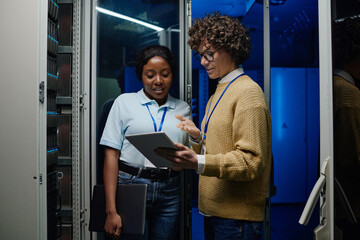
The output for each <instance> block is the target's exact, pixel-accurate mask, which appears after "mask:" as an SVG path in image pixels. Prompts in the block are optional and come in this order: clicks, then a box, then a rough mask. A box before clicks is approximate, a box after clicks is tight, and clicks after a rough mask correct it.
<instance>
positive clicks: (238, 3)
mask: <svg viewBox="0 0 360 240" xmlns="http://www.w3.org/2000/svg"><path fill="white" fill-rule="evenodd" d="M254 2H255V0H222V1H218V0H206V1H204V0H192V1H191V10H192V17H193V19H195V18H198V17H203V16H205V14H206V13H213V12H215V11H219V12H221V13H222V14H226V15H229V16H233V17H239V16H245V15H246V13H247V12H248V11H249V9H250V8H251V6H252V5H253V4H254Z"/></svg>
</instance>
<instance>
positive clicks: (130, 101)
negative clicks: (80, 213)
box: [100, 45, 191, 240]
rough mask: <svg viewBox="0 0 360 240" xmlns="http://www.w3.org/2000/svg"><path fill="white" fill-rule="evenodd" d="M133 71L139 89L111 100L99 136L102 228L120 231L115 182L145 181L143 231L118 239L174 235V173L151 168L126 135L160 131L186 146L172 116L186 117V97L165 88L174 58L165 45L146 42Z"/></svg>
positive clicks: (177, 194)
mask: <svg viewBox="0 0 360 240" xmlns="http://www.w3.org/2000/svg"><path fill="white" fill-rule="evenodd" d="M135 70H136V75H137V77H138V79H139V80H141V81H142V83H143V89H141V90H140V91H138V92H137V93H125V94H121V95H120V96H119V97H118V98H117V99H116V100H115V102H114V104H113V106H112V108H111V110H110V113H109V116H108V119H107V122H106V125H105V128H104V132H103V135H102V138H101V140H100V144H102V145H104V146H106V147H107V148H106V150H105V163H104V185H105V194H106V214H107V218H106V222H105V226H104V228H105V231H106V233H107V234H108V235H110V236H112V237H116V238H117V237H119V236H120V234H121V227H122V223H121V217H120V216H119V215H118V214H117V213H116V206H115V192H116V185H117V184H118V183H146V184H147V185H148V188H147V189H148V191H147V201H146V202H147V206H146V207H147V208H146V229H145V231H146V232H145V235H144V236H138V237H136V236H125V234H122V236H121V239H128V238H130V237H131V239H156V240H161V239H164V240H167V239H168V240H170V239H176V236H177V234H179V232H178V230H179V228H178V226H179V210H180V182H179V172H178V171H174V170H171V169H165V168H164V169H156V168H155V166H154V165H153V164H152V163H151V162H150V161H149V160H148V159H146V158H145V157H144V156H143V155H142V154H141V153H140V152H139V151H138V150H137V149H136V148H135V147H134V146H133V145H131V143H130V142H129V141H128V140H127V139H126V138H125V136H126V135H130V134H136V133H147V132H157V131H163V132H165V133H166V134H167V135H168V136H169V137H170V139H171V140H172V141H173V142H178V143H183V144H185V145H189V143H188V135H187V133H185V132H183V131H181V130H180V129H179V128H177V127H176V125H177V124H178V123H179V120H178V119H176V117H175V115H178V114H179V115H181V116H183V117H186V118H191V110H190V107H189V105H188V104H187V103H186V102H184V101H181V100H179V99H175V98H173V97H172V96H170V95H169V93H168V92H169V89H170V87H171V83H172V79H173V76H174V74H175V72H176V60H175V57H174V56H173V55H172V53H171V51H170V50H169V49H168V48H167V47H164V46H159V45H151V46H148V47H145V48H144V49H143V50H142V51H141V53H140V54H139V56H138V58H137V62H136V69H135ZM134 237H135V238H134Z"/></svg>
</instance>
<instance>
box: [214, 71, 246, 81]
mask: <svg viewBox="0 0 360 240" xmlns="http://www.w3.org/2000/svg"><path fill="white" fill-rule="evenodd" d="M243 73H244V69H243V68H242V67H239V68H237V69H235V70H233V71H231V72H229V73H228V74H227V75H226V76H225V77H223V78H221V79H220V80H219V83H226V82H230V81H231V80H233V79H234V78H236V77H237V76H239V75H240V74H243Z"/></svg>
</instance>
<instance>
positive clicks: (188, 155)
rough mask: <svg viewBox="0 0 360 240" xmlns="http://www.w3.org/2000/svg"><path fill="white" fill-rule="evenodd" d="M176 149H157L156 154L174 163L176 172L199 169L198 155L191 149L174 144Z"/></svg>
mask: <svg viewBox="0 0 360 240" xmlns="http://www.w3.org/2000/svg"><path fill="white" fill-rule="evenodd" d="M174 145H175V147H176V148H177V150H175V149H170V148H156V149H155V153H156V154H157V155H159V156H162V157H164V158H166V159H167V160H169V161H171V162H173V163H174V167H173V168H172V169H174V170H182V169H194V170H197V168H198V159H197V155H196V153H195V152H194V151H193V150H191V149H190V148H188V147H186V146H184V145H183V144H180V143H174Z"/></svg>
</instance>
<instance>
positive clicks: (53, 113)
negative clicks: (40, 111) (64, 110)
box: [46, 112, 58, 115]
mask: <svg viewBox="0 0 360 240" xmlns="http://www.w3.org/2000/svg"><path fill="white" fill-rule="evenodd" d="M46 113H47V114H49V115H58V113H57V112H46Z"/></svg>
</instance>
